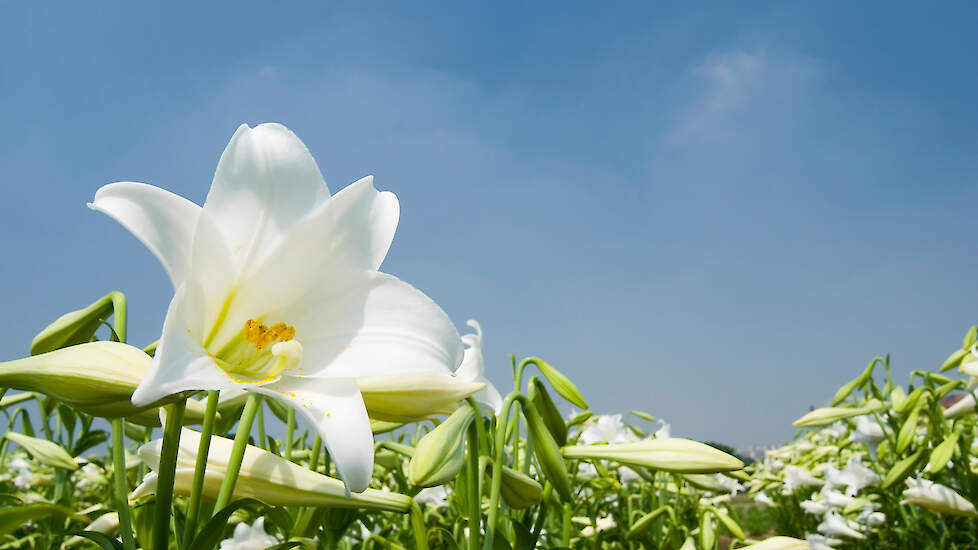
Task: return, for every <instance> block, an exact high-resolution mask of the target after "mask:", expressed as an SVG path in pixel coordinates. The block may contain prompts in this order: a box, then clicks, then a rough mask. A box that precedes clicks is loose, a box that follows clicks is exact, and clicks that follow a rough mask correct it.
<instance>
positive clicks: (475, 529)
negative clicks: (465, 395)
mask: <svg viewBox="0 0 978 550" xmlns="http://www.w3.org/2000/svg"><path fill="white" fill-rule="evenodd" d="M470 400H471V398H470ZM474 407H475V410H476V417H475V419H474V422H472V424H469V429H468V438H469V450H468V458H469V550H479V535H481V533H482V531H481V529H480V526H479V522H480V521H481V519H482V506H481V504H482V495H481V493H480V492H479V479H480V478H481V477H482V475H481V474H482V472H481V471H480V469H479V431H478V428H476V426H475V425H481V424H482V414H481V413H480V412H479V406H478V405H474Z"/></svg>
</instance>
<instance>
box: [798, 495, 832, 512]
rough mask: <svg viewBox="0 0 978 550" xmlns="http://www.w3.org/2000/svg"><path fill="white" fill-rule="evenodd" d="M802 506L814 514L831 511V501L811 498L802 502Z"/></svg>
mask: <svg viewBox="0 0 978 550" xmlns="http://www.w3.org/2000/svg"><path fill="white" fill-rule="evenodd" d="M801 508H802V510H804V511H805V513H808V514H811V515H813V516H821V515H824V514H825V513H826V512H828V511H829V503H828V502H826V501H824V500H812V499H809V500H804V501H802V502H801Z"/></svg>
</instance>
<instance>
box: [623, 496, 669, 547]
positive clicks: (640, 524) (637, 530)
mask: <svg viewBox="0 0 978 550" xmlns="http://www.w3.org/2000/svg"><path fill="white" fill-rule="evenodd" d="M666 512H669V514H672V513H673V511H672V507H670V506H669V505H665V506H660V507H658V508H656V509H655V510H653V511H652V512H649V513H648V514H645V515H644V516H642V517H640V518H639V519H638V521H636V522H635V523H633V524H632V528H631V529H629V530H628V535H626V538H627V539H629V540H634V539H636V538H638V537H640V536H641V535H642V534H643V533H645V532H646V531H648V530H649V528H650V527H652V522H653V521H655V518H657V517H659V516H661V515H662V514H664V513H666Z"/></svg>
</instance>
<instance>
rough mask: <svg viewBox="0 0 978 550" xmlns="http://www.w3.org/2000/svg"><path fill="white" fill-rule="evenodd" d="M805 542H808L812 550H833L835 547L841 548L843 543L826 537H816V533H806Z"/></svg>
mask: <svg viewBox="0 0 978 550" xmlns="http://www.w3.org/2000/svg"><path fill="white" fill-rule="evenodd" d="M805 541H807V542H808V547H809V548H810V549H811V550H832V548H833V547H835V546H839V545H840V544H842V542H843V541H841V540H839V539H833V538H831V537H826V536H825V535H816V534H815V533H805Z"/></svg>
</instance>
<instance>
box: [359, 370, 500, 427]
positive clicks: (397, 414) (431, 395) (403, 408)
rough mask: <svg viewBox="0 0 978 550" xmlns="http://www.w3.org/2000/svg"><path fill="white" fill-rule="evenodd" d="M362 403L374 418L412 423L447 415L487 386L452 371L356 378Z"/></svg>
mask: <svg viewBox="0 0 978 550" xmlns="http://www.w3.org/2000/svg"><path fill="white" fill-rule="evenodd" d="M357 385H358V386H360V395H362V396H363V404H364V405H365V406H366V407H367V414H368V415H369V416H370V418H371V419H374V420H383V421H386V422H401V423H404V422H413V421H416V420H422V419H425V418H428V417H430V416H432V415H436V414H448V413H451V412H452V411H453V410H454V409H455V405H456V404H457V403H458V402H459V401H461V400H463V399H465V398H466V397H469V396H470V395H473V394H475V393H477V392H478V391H479V390H481V389H482V388H484V387H485V386H486V385H485V383H482V382H467V381H465V380H462V379H460V378H457V377H455V376H452V375H450V374H404V375H398V376H370V377H364V378H357Z"/></svg>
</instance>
